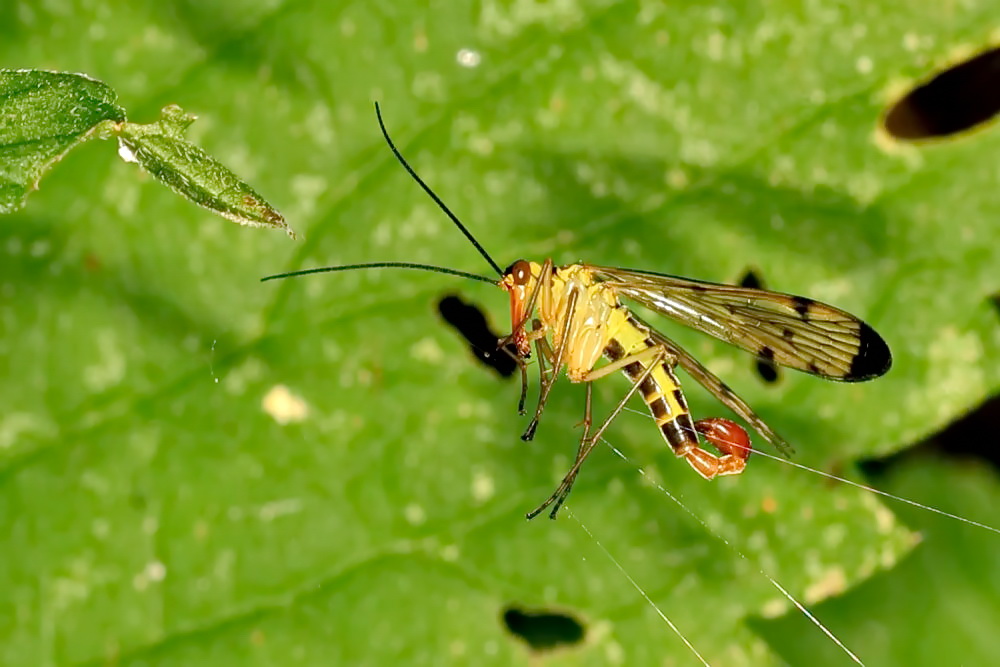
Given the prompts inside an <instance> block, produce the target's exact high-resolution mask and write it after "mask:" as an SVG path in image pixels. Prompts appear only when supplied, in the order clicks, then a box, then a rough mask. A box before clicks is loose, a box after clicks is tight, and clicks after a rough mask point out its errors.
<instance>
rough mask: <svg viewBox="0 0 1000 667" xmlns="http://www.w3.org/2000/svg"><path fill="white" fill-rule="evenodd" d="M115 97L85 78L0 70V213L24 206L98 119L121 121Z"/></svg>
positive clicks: (113, 93)
mask: <svg viewBox="0 0 1000 667" xmlns="http://www.w3.org/2000/svg"><path fill="white" fill-rule="evenodd" d="M116 99H117V96H116V95H115V92H114V91H113V90H112V89H111V88H110V87H108V86H107V85H106V84H104V83H102V82H100V81H97V80H95V79H91V78H90V77H87V76H84V75H83V74H71V73H68V72H47V71H41V70H0V213H9V212H11V211H14V210H16V209H18V208H20V207H21V206H23V205H24V201H25V199H26V198H27V196H28V193H29V192H31V191H32V190H34V189H37V187H38V180H39V179H40V178H41V176H42V174H43V173H45V171H46V170H48V169H49V168H50V167H51V166H52V165H53V164H55V163H56V162H58V161H59V159H60V158H62V156H63V155H65V154H66V151H68V150H69V149H70V148H72V147H73V146H75V145H76V144H78V143H80V142H82V141H85V140H86V139H88V138H90V135H91V133H92V131H93V130H94V128H95V127H96V126H97V125H99V124H100V123H101V122H102V121H116V122H120V121H123V120H125V110H124V109H122V108H121V107H120V106H118V105H117V104H116V103H115V100H116Z"/></svg>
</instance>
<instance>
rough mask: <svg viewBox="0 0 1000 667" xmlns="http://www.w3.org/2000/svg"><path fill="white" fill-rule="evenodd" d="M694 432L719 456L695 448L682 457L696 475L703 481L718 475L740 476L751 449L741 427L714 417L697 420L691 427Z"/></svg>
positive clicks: (748, 439)
mask: <svg viewBox="0 0 1000 667" xmlns="http://www.w3.org/2000/svg"><path fill="white" fill-rule="evenodd" d="M694 428H695V430H697V431H698V433H701V434H702V436H704V438H705V440H707V441H708V442H709V443H710V444H712V445H714V446H715V448H716V449H718V450H719V451H720V452H721V453H722V456H716V455H715V454H712V453H711V452H707V451H705V450H704V449H702V448H701V447H694V448H692V449H690V450H688V451H687V452H685V453H684V454H682V456H683V457H684V458H685V459H687V462H688V463H689V464H691V467H692V468H694V469H695V470H696V471H697V472H698V474H699V475H701V476H702V477H704V478H705V479H714V478H715V477H717V476H719V475H738V474H740V473H741V472H743V469H744V468H746V465H747V459H748V458H750V452H751V451H753V449H752V448H751V446H750V436H749V435H747V432H746V430H744V428H743V427H742V426H740V425H739V424H737V423H736V422H732V421H730V420H728V419H722V418H719V417H714V418H711V419H699V420H698V421H696V422H695V423H694Z"/></svg>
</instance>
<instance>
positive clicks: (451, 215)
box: [375, 102, 503, 282]
mask: <svg viewBox="0 0 1000 667" xmlns="http://www.w3.org/2000/svg"><path fill="white" fill-rule="evenodd" d="M375 116H376V117H377V118H378V126H379V128H380V129H381V130H382V136H383V137H385V142H386V143H387V144H389V149H390V150H391V151H392V154H393V155H395V156H396V159H397V160H398V161H399V163H400V164H401V165H403V168H404V169H406V171H407V173H409V174H410V177H411V178H412V179H413V180H415V181H416V182H417V185H419V186H420V187H421V188H423V189H424V192H426V193H427V195H428V196H429V197H430V198H431V199H433V200H434V203H435V204H437V205H438V208H440V209H441V210H442V211H444V214H445V215H447V216H448V217H449V218H451V221H452V222H454V223H455V226H456V227H458V228H459V229H460V230H461V231H462V233H463V234H465V238H467V239H469V242H470V243H472V245H473V246H474V247H475V248H476V250H478V251H479V254H480V255H482V256H483V258H484V259H485V260H486V261H487V262H489V263H490V266H492V267H493V270H494V271H496V272H497V275H499V276H502V275H503V270H502V269H501V268H500V267H499V266H498V265H497V263H496V262H494V261H493V258H492V257H490V254H489V253H488V252H486V249H485V248H483V246H481V245H479V241H477V240H476V239H475V237H474V236H473V235H472V234H471V233H470V232H469V230H468V229H466V228H465V225H463V224H462V221H461V220H459V219H458V216H456V215H455V214H454V213H452V212H451V209H450V208H448V206H447V205H446V204H445V203H444V202H443V201H441V198H440V197H438V196H437V195H436V194H434V191H433V190H431V188H430V186H429V185H427V184H426V183H424V181H423V179H422V178H420V177H419V176H417V172H415V171H413V167H411V166H410V165H409V163H408V162H407V161H406V158H404V157H403V155H402V153H400V152H399V150H398V149H397V148H396V145H395V144H394V143H392V139H390V138H389V131H388V130H387V129H385V123H383V122H382V110H381V109H379V106H378V102H376V103H375ZM480 277H481V276H480ZM490 282H494V281H492V280H491V281H490Z"/></svg>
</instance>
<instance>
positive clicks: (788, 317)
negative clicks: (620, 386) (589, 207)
mask: <svg viewBox="0 0 1000 667" xmlns="http://www.w3.org/2000/svg"><path fill="white" fill-rule="evenodd" d="M585 266H586V268H588V269H589V270H590V271H592V272H593V273H594V275H595V277H597V279H598V280H600V281H602V282H603V283H604V284H606V285H607V286H608V287H609V288H611V289H612V290H614V292H615V293H616V294H619V295H621V296H624V297H627V298H630V299H633V300H635V301H637V302H639V303H641V304H642V305H644V306H646V307H648V308H650V309H652V310H654V311H656V312H658V313H661V314H663V315H666V316H667V317H670V318H673V319H675V320H677V321H678V322H681V323H683V324H686V325H688V326H689V327H692V328H694V329H697V330H699V331H704V332H705V333H707V334H711V335H712V336H715V337H716V338H719V339H721V340H724V341H726V342H727V343H731V344H733V345H735V346H737V347H740V348H743V349H744V350H747V351H748V352H752V353H753V354H756V355H759V356H761V357H763V358H765V359H770V360H772V361H774V362H775V363H777V364H781V365H782V366H788V367H789V368H795V369H797V370H800V371H805V372H807V373H812V374H813V375H819V376H820V377H824V378H827V379H830V380H842V381H844V382H860V381H862V380H870V379H872V378H876V377H878V376H880V375H883V374H884V373H885V372H886V371H888V370H889V367H890V366H891V365H892V355H891V353H890V352H889V346H888V345H886V343H885V341H884V340H882V337H881V336H879V335H878V334H877V333H876V332H875V330H874V329H872V328H871V327H870V326H868V325H867V324H865V323H864V322H862V321H861V320H859V319H858V318H856V317H854V316H853V315H851V314H850V313H847V312H844V311H843V310H840V309H839V308H834V307H833V306H828V305H827V304H825V303H820V302H819V301H813V300H812V299H808V298H806V297H802V296H792V295H790V294H781V293H778V292H768V291H766V290H760V289H752V288H746V287H734V286H732V285H720V284H717V283H707V282H701V281H698V280H690V279H687V278H678V277H675V276H668V275H663V274H657V273H645V272H642V271H635V270H633V269H616V268H611V267H606V266H592V265H585ZM675 347H676V346H675Z"/></svg>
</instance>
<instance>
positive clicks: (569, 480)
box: [527, 346, 669, 519]
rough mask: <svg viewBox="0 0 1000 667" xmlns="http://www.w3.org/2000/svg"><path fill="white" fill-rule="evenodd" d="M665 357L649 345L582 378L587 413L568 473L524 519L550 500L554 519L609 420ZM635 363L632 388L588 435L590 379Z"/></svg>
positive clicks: (535, 512) (533, 515) (546, 505)
mask: <svg viewBox="0 0 1000 667" xmlns="http://www.w3.org/2000/svg"><path fill="white" fill-rule="evenodd" d="M668 358H669V357H668V353H667V350H666V349H665V348H663V347H659V346H657V347H651V348H647V349H645V350H643V351H641V352H637V353H635V354H631V355H629V356H627V357H623V358H622V359H619V360H618V361H616V362H614V363H612V364H608V365H607V366H604V367H602V368H599V369H598V370H596V371H591V372H590V373H589V374H588V375H587V377H586V378H585V379H584V381H585V382H586V383H587V414H586V416H585V418H584V424H585V429H584V430H585V434H584V438H583V440H581V441H580V447H579V448H578V449H577V452H576V460H575V461H574V462H573V466H572V467H571V468H570V469H569V472H567V473H566V476H565V477H563V481H562V483H561V484H559V488H557V489H556V490H555V493H553V494H552V495H551V496H549V498H548V500H546V501H545V502H544V503H542V504H541V505H539V506H538V507H537V508H535V509H534V510H532V511H531V512H528V514H527V518H528V519H534V518H535V517H536V516H538V515H539V514H541V513H542V512H543V511H544V510H545V508H547V507H548V506H549V505H552V504H553V503H554V504H555V507H553V508H552V511H551V512H550V513H549V518H550V519H555V518H556V514H557V513H558V512H559V508H560V507H562V504H563V502H565V500H566V497H567V496H568V495H569V492H570V490H571V489H572V488H573V482H575V481H576V476H577V474H578V473H579V472H580V466H582V465H583V462H584V461H585V460H586V459H587V457H588V456H590V453H591V452H592V451H594V446H595V445H596V444H597V443H598V441H600V439H601V436H602V435H604V432H605V431H606V430H607V429H608V427H609V426H610V425H611V422H613V421H614V420H615V418H616V417H617V416H618V415H619V414H620V413H621V411H622V410H624V409H625V405H626V404H627V403H628V401H629V399H631V398H632V396H633V395H635V393H636V392H637V391H638V390H639V387H640V386H642V383H643V382H645V381H646V378H648V377H649V376H650V375H652V373H653V371H654V370H655V369H656V367H657V366H658V365H659V364H662V363H663V362H664V361H666V360H667V359H668ZM635 362H640V363H642V364H643V365H644V370H643V372H642V375H640V376H639V377H638V378H636V380H635V382H633V383H632V387H631V388H630V389H629V390H628V392H627V393H626V394H625V396H623V397H622V400H621V401H619V402H618V405H617V406H615V409H614V410H612V411H611V414H610V415H608V416H607V418H606V419H605V420H604V421H603V422H602V423H601V425H600V426H599V427H598V428H597V431H596V432H595V433H594V434H593V435H590V434H589V432H590V419H591V416H590V391H591V385H592V384H593V381H594V380H596V379H600V378H602V377H604V376H605V375H607V373H605V372H604V371H605V369H607V368H608V367H611V366H615V368H614V370H621V368H624V367H625V366H627V365H628V364H631V363H635Z"/></svg>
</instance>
